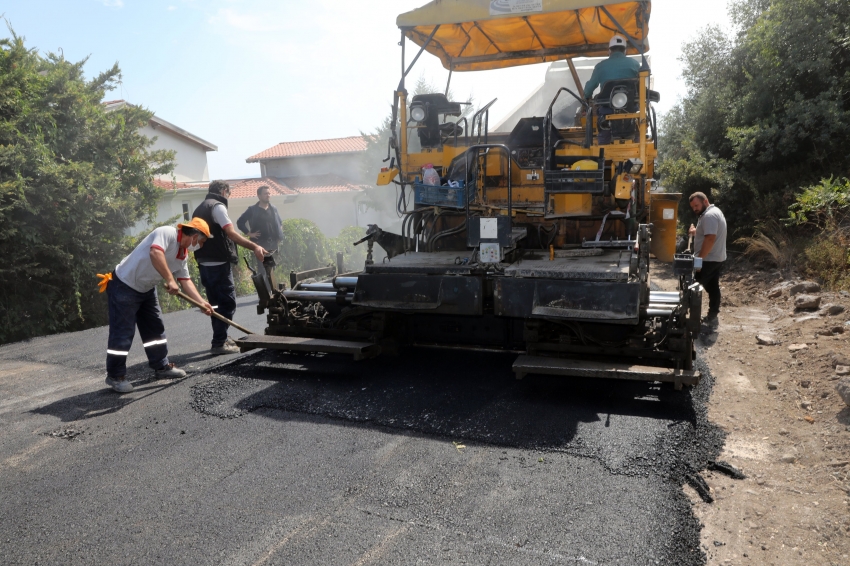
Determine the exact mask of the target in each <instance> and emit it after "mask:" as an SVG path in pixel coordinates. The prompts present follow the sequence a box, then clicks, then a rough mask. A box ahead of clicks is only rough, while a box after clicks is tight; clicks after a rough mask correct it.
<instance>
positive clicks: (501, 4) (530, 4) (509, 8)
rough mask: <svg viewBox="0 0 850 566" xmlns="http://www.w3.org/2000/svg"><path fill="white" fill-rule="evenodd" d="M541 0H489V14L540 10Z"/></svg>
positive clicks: (496, 14)
mask: <svg viewBox="0 0 850 566" xmlns="http://www.w3.org/2000/svg"><path fill="white" fill-rule="evenodd" d="M542 11H543V0H490V15H491V16H500V15H502V14H518V13H523V12H542Z"/></svg>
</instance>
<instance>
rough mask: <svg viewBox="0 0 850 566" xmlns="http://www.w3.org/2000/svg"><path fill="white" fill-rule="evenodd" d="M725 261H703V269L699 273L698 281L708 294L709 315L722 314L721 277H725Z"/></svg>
mask: <svg viewBox="0 0 850 566" xmlns="http://www.w3.org/2000/svg"><path fill="white" fill-rule="evenodd" d="M724 263H725V262H723V261H703V262H702V269H701V270H699V271H697V275H696V280H697V281H699V282H700V284H701V285H702V286H703V288H705V291H706V292H707V293H708V314H710V315H713V314H718V313H720V276H721V275H723V264H724Z"/></svg>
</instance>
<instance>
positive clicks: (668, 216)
mask: <svg viewBox="0 0 850 566" xmlns="http://www.w3.org/2000/svg"><path fill="white" fill-rule="evenodd" d="M673 212H674V210H673V209H672V208H665V209H664V211H663V212H662V213H661V214H662V215H663V218H664V220H673Z"/></svg>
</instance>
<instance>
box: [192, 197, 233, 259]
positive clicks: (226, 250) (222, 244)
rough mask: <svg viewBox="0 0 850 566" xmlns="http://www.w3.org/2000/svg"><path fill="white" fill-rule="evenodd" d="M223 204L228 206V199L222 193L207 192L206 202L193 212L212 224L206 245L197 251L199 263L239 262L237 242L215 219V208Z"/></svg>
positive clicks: (196, 256) (195, 216) (194, 215)
mask: <svg viewBox="0 0 850 566" xmlns="http://www.w3.org/2000/svg"><path fill="white" fill-rule="evenodd" d="M218 204H223V205H224V207H225V208H227V199H226V198H224V197H223V196H221V195H216V194H213V193H207V198H206V200H205V201H204V202H202V203H201V204H199V205H198V208H196V209H195V212H193V213H192V218H203V219H204V220H206V222H207V224H209V226H210V235H211V236H212V238H210V239H208V240H207V241H206V243H204V246H203V247H202V248H201V249H199V250H198V251H196V252H195V259H196V260H197V261H198V263H201V262H216V261H228V262H230V263H233V264H235V263H239V255H238V254H237V253H236V244H235V243H234V242H233V241H232V240H231V239H230V238H228V237H227V234H225V233H224V230H222V229H221V226H219V225H218V224H217V223H216V222H215V221H214V220H213V208H214V207H215V206H216V205H218Z"/></svg>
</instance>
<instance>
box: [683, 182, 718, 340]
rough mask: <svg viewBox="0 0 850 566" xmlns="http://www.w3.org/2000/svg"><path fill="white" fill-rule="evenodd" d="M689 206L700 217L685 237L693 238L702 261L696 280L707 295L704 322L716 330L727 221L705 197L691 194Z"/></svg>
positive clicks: (695, 253) (696, 252)
mask: <svg viewBox="0 0 850 566" xmlns="http://www.w3.org/2000/svg"><path fill="white" fill-rule="evenodd" d="M688 203H689V204H690V205H691V210H693V211H694V214H696V215H697V216H698V217H699V220H698V221H697V225H696V226H694V225H693V224H691V227H690V229H689V230H688V233H689V234H690V235H691V236H693V237H694V255H695V256H696V257H701V258H702V268H701V269H700V270H699V271H697V274H696V280H697V281H699V282H700V284H701V285H702V286H703V287H704V288H705V291H706V292H707V293H708V314H707V315H706V316H705V318H704V319H703V322H705V323H706V324H709V325H711V326H715V325H716V324H717V323H718V319H717V317H718V315H719V314H720V276H721V275H723V266H724V265H725V262H726V217H725V216H723V213H722V212H721V211H720V209H719V208H717V207H716V206H714V205H713V204H711V203H710V202H708V197H707V196H705V193H700V192H697V193H694V194H692V195H691V197H690V199H688Z"/></svg>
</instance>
